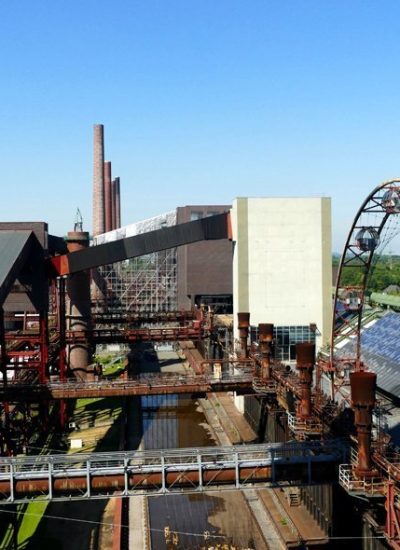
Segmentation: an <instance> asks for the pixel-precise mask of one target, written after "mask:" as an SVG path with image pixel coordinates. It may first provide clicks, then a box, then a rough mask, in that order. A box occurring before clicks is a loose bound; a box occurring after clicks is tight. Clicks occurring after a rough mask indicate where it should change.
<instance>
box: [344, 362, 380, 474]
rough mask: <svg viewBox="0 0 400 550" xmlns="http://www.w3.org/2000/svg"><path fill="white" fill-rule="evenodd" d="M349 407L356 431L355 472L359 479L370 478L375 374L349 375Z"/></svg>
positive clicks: (358, 373)
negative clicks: (356, 454) (352, 411)
mask: <svg viewBox="0 0 400 550" xmlns="http://www.w3.org/2000/svg"><path fill="white" fill-rule="evenodd" d="M350 387H351V405H352V407H353V410H354V424H355V426H356V430H357V440H358V462H357V467H356V469H355V472H356V474H357V475H358V476H360V477H372V476H373V475H374V470H373V468H372V453H371V431H372V410H373V408H374V406H375V394H376V374H375V373H374V372H366V371H357V372H352V373H350Z"/></svg>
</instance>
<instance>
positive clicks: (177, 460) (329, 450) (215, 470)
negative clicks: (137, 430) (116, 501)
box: [0, 440, 344, 503]
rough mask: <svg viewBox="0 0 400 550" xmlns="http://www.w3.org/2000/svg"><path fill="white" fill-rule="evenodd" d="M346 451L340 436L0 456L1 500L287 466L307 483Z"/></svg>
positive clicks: (232, 485) (228, 476) (238, 477)
mask: <svg viewBox="0 0 400 550" xmlns="http://www.w3.org/2000/svg"><path fill="white" fill-rule="evenodd" d="M343 455H344V447H343V445H342V442H341V441H340V440H332V441H328V442H319V441H318V442H303V443H298V442H296V443H285V444H264V445H243V446H242V445H241V446H234V447H232V446H230V447H204V448H200V449H192V448H190V449H172V450H156V451H130V452H113V453H93V454H80V453H79V454H74V455H72V454H71V455H48V456H28V457H17V458H0V502H2V503H14V502H27V501H29V500H31V499H33V498H34V499H35V500H37V499H42V500H70V499H89V498H105V497H111V496H118V495H121V494H122V495H125V496H132V495H138V494H142V495H143V494H145V495H152V494H171V493H176V492H179V493H181V492H203V491H211V490H221V489H242V488H245V487H252V486H255V485H257V484H258V485H260V484H261V485H262V484H263V485H264V486H265V485H266V484H271V483H275V484H278V483H279V482H280V473H281V477H282V476H284V474H283V473H282V472H287V469H288V468H290V467H293V468H295V469H296V472H297V471H299V472H300V470H302V471H304V472H305V474H303V475H301V474H300V473H299V474H298V475H299V481H300V482H301V483H310V482H312V467H313V466H315V465H316V464H318V463H326V462H332V461H337V462H340V461H341V460H343ZM299 466H300V467H301V468H300V469H299Z"/></svg>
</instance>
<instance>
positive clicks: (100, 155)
mask: <svg viewBox="0 0 400 550" xmlns="http://www.w3.org/2000/svg"><path fill="white" fill-rule="evenodd" d="M104 228H105V224H104V126H103V125H102V124H95V125H94V127H93V235H94V236H96V235H100V234H101V233H104Z"/></svg>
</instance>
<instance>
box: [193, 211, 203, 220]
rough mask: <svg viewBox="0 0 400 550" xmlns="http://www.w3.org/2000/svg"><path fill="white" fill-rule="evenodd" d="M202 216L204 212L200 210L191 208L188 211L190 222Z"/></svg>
mask: <svg viewBox="0 0 400 550" xmlns="http://www.w3.org/2000/svg"><path fill="white" fill-rule="evenodd" d="M203 217H204V214H203V212H200V211H196V210H193V211H192V212H191V213H190V221H191V222H194V221H195V220H201V218H203Z"/></svg>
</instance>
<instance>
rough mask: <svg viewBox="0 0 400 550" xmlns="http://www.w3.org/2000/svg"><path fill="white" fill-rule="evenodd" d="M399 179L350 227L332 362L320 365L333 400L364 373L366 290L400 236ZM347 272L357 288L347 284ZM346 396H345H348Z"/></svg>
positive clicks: (372, 197)
mask: <svg viewBox="0 0 400 550" xmlns="http://www.w3.org/2000/svg"><path fill="white" fill-rule="evenodd" d="M399 213H400V179H393V180H389V181H386V182H384V183H382V184H381V185H379V186H378V187H376V188H375V189H374V190H373V191H372V192H371V193H370V194H369V195H368V196H367V198H366V199H365V200H364V202H363V203H362V205H361V207H360V209H359V210H358V212H357V214H356V216H355V218H354V220H353V223H352V225H351V228H350V231H349V234H348V237H347V240H346V244H345V247H344V251H343V254H342V257H341V261H340V264H339V269H338V275H337V282H336V289H335V296H334V308H333V322H332V334H331V347H330V357H329V359H328V360H327V359H322V361H321V365H322V369H323V370H324V371H325V372H329V373H330V375H331V381H332V387H331V390H332V397H333V398H335V394H337V392H339V393H341V390H342V388H343V387H344V386H348V380H349V373H350V372H352V371H357V370H363V369H364V365H363V363H362V360H361V324H362V319H363V312H364V305H365V298H366V290H367V288H368V283H369V281H370V277H371V274H372V272H373V268H374V266H375V265H376V262H377V260H378V258H379V256H380V254H381V253H382V251H383V250H384V249H385V247H386V246H387V245H388V244H389V242H390V241H392V239H393V238H394V237H396V236H397V235H398V234H399V233H400V227H399V226H398V224H397V215H398V214H399ZM348 270H352V271H353V279H354V280H355V281H356V284H353V285H351V286H349V285H348V284H346V280H347V274H348ZM348 339H351V340H352V341H353V342H354V345H353V347H352V351H351V352H350V353H349V352H348V351H347V352H346V353H344V352H343V351H342V350H341V347H342V345H343V342H344V341H345V340H348ZM346 393H347V392H345V396H346Z"/></svg>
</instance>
